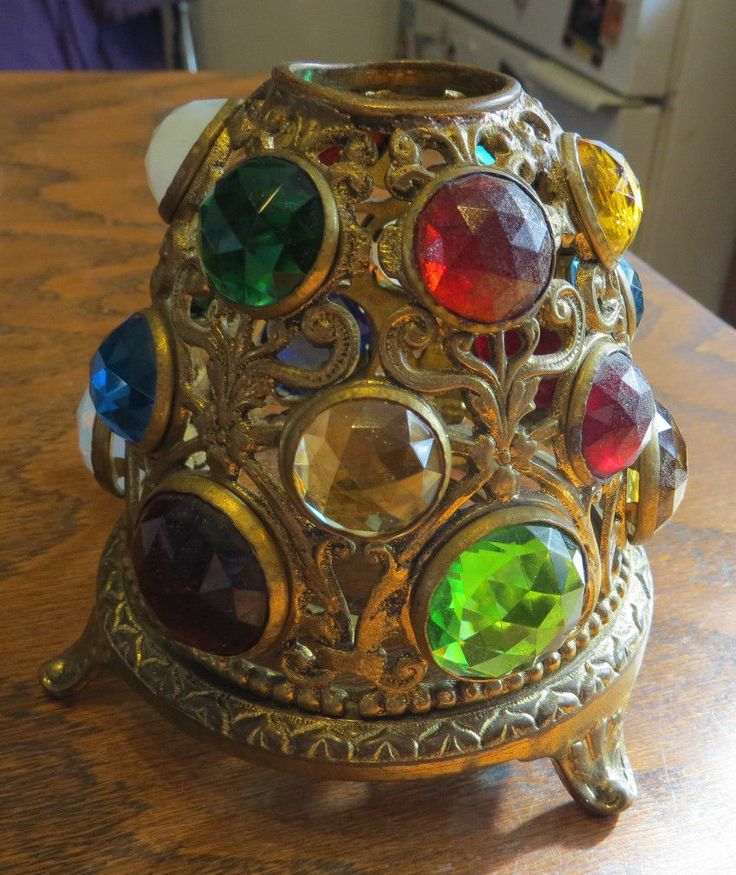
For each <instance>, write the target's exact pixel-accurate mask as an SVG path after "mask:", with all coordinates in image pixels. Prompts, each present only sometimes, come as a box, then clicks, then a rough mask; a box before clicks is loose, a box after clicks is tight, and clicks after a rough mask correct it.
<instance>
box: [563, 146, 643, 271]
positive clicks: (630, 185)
mask: <svg viewBox="0 0 736 875" xmlns="http://www.w3.org/2000/svg"><path fill="white" fill-rule="evenodd" d="M576 142H577V155H578V161H579V162H580V169H581V171H582V175H583V181H584V183H585V189H586V191H587V194H588V197H589V198H590V205H591V206H592V210H593V213H594V217H590V216H588V212H589V211H588V209H586V208H585V207H584V206H583V205H581V204H578V207H581V206H583V208H582V209H581V210H580V212H581V213H582V216H583V221H586V220H588V221H592V220H594V222H595V223H596V224H597V225H598V228H595V227H592V228H589V229H587V230H589V231H590V233H589V236H590V238H591V243H592V244H593V248H594V249H596V250H599V249H601V246H600V245H597V240H596V238H597V236H598V233H600V234H602V236H603V238H604V239H603V241H602V243H603V245H604V248H605V249H606V250H607V251H606V252H600V251H599V252H598V253H597V254H598V256H599V257H600V258H601V260H602V261H603V262H604V263H606V264H607V265H608V266H609V267H610V266H612V265H611V262H612V261H614V262H615V261H616V260H617V259H618V258H619V257H620V256H621V255H623V253H624V252H625V251H626V250H627V249H628V248H629V246H630V245H631V243H632V241H633V239H634V237H635V236H636V232H637V229H638V228H639V222H641V216H642V210H643V205H642V196H641V189H640V188H639V182H638V180H637V178H636V176H635V175H634V171H633V170H632V169H631V167H630V166H629V163H628V161H627V160H626V159H625V158H624V157H623V155H620V154H619V153H618V152H616V151H615V150H614V149H611V148H610V146H606V145H605V143H599V142H598V141H597V140H584V139H582V138H578V139H577V141H576Z"/></svg>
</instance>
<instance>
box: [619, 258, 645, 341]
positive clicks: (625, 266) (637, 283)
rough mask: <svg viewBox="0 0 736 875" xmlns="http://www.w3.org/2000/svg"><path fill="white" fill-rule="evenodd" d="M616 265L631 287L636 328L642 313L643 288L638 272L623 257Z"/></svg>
mask: <svg viewBox="0 0 736 875" xmlns="http://www.w3.org/2000/svg"><path fill="white" fill-rule="evenodd" d="M618 266H619V268H620V269H621V272H622V273H623V275H624V277H626V282H627V283H628V284H629V288H630V289H631V297H632V298H633V300H634V309H635V310H636V327H637V328H638V327H639V323H640V322H641V317H642V316H643V315H644V289H643V288H642V285H641V280H640V279H639V274H638V273H637V272H636V271H635V270H634V268H633V267H632V266H631V265H630V264H629V262H628V261H627V260H626V259H625V258H622V259H621V260H620V261H619V263H618Z"/></svg>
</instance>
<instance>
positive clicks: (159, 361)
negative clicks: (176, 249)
mask: <svg viewBox="0 0 736 875" xmlns="http://www.w3.org/2000/svg"><path fill="white" fill-rule="evenodd" d="M141 315H142V316H145V318H146V321H147V322H148V326H149V328H150V329H151V337H152V339H153V348H154V352H155V356H156V398H155V399H154V404H153V409H152V411H151V419H150V421H149V423H148V425H147V427H146V431H145V433H144V435H143V437H142V438H141V440H140V442H139V444H138V447H139V449H140V450H141V452H143V453H146V452H151V451H153V450H156V449H157V448H158V446H159V444H160V443H161V442H162V441H163V439H164V437H165V436H166V433H167V430H168V429H169V427H170V425H171V427H172V428H174V427H175V426H176V424H177V423H178V424H179V425H181V422H182V417H181V414H179V413H178V412H176V413H175V412H173V406H174V403H173V402H174V391H175V388H176V385H175V382H176V366H175V362H174V349H173V344H172V342H171V337H170V334H169V329H168V326H167V323H166V321H165V320H164V319H163V318H162V317H161V314H160V313H158V312H156V310H155V309H153V308H152V307H149V308H148V309H147V310H142V311H141Z"/></svg>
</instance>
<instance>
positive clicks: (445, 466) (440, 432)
mask: <svg viewBox="0 0 736 875" xmlns="http://www.w3.org/2000/svg"><path fill="white" fill-rule="evenodd" d="M354 401H382V402H386V403H390V404H395V405H396V406H397V407H400V408H403V409H405V410H409V411H411V412H412V413H414V414H415V415H416V416H418V417H419V418H420V419H422V420H423V421H424V422H425V424H426V425H428V426H429V428H430V429H431V431H432V433H433V434H434V436H435V439H436V441H437V446H438V449H439V451H440V454H441V458H442V476H441V481H440V483H439V485H438V487H437V492H436V494H435V496H434V499H433V500H432V502H431V503H430V504H429V505H428V506H427V507H426V509H425V510H424V511H423V512H422V513H421V514H419V515H417V516H416V517H415V518H414V519H412V520H410V521H407V522H406V524H405V525H397V526H396V527H395V528H393V529H389V530H385V531H383V530H382V531H379V532H376V533H375V534H368V533H367V532H366V531H363V530H361V531H353V530H351V529H347V528H344V527H343V526H340V525H338V524H337V523H336V522H334V521H330V520H328V519H325V518H323V517H321V516H320V517H318V516H316V515H315V513H314V511H313V510H312V509H311V508H310V507H309V504H308V503H307V502H306V501H305V499H304V496H303V495H302V494H301V493H300V491H299V489H298V487H297V486H296V483H295V477H294V460H295V456H296V453H297V447H298V445H299V441H300V440H301V436H302V434H303V432H304V430H305V429H306V428H307V427H308V426H309V425H310V423H312V422H314V420H315V419H316V418H317V417H318V416H319V415H320V414H322V413H324V412H325V411H327V410H330V409H331V408H336V407H338V406H339V405H340V404H343V403H344V402H354ZM366 449H368V448H366ZM451 468H452V450H451V448H450V442H449V440H448V439H447V434H446V432H445V427H444V424H443V423H442V420H441V419H440V417H439V416H438V414H437V413H436V412H435V411H434V410H433V409H432V406H431V405H430V404H428V403H427V402H426V401H424V400H423V399H422V398H420V397H419V396H417V395H414V394H412V393H411V392H406V391H405V390H403V389H399V388H397V387H396V386H393V385H391V384H390V383H387V382H385V381H383V380H360V381H353V382H350V383H348V384H346V385H344V386H339V387H336V388H335V389H331V390H330V391H328V392H323V393H321V394H320V395H318V396H316V397H315V398H313V399H312V400H311V401H308V402H305V403H304V404H303V405H302V406H301V407H300V408H299V409H298V410H297V411H295V413H294V415H293V417H292V418H291V419H290V420H289V423H288V425H287V426H286V428H285V429H284V432H283V435H282V438H281V445H280V450H279V469H280V472H281V480H282V482H283V484H284V486H285V487H286V490H287V492H288V494H289V496H290V498H291V500H292V501H293V502H294V504H295V506H296V507H298V508H300V509H302V511H303V512H306V513H307V514H308V515H309V516H310V517H311V518H312V519H313V520H314V521H315V522H318V523H319V524H320V525H322V526H324V527H325V528H327V529H330V530H331V531H334V532H338V533H340V534H347V535H352V536H354V537H357V538H361V539H367V540H370V539H375V538H388V539H390V538H393V537H397V536H399V535H403V534H406V533H407V532H409V531H411V530H412V529H413V528H416V526H418V525H419V523H421V522H422V520H425V519H426V518H427V517H429V516H430V515H431V514H432V511H433V510H434V508H435V507H436V506H437V504H438V503H439V502H440V501H441V499H442V496H443V495H444V493H445V489H446V488H447V484H448V482H449V479H450V472H451Z"/></svg>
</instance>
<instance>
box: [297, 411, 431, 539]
mask: <svg viewBox="0 0 736 875" xmlns="http://www.w3.org/2000/svg"><path fill="white" fill-rule="evenodd" d="M445 463H446V460H445V457H444V452H443V448H442V445H441V442H440V439H439V437H438V435H437V433H436V432H435V431H434V429H433V427H432V426H431V425H430V424H429V422H427V421H426V420H425V419H424V418H423V417H422V416H420V415H419V414H418V413H416V412H415V411H414V410H411V409H409V408H408V407H405V406H404V405H403V404H399V403H397V402H394V401H390V400H384V399H382V398H355V399H351V400H346V401H341V402H338V403H336V404H334V405H332V406H331V407H328V408H327V409H326V410H323V411H322V412H321V413H318V414H317V415H316V416H315V417H314V419H312V421H311V422H309V423H308V424H307V425H306V427H305V428H304V429H303V431H302V432H301V435H300V437H299V441H298V444H297V447H296V452H295V455H294V460H293V471H292V475H293V481H294V486H295V488H296V492H297V494H298V495H299V497H300V498H301V499H302V501H303V502H304V504H305V505H306V507H307V509H308V510H309V511H310V512H311V514H312V515H313V516H314V517H315V518H316V519H317V520H319V521H320V522H322V523H326V524H327V525H328V526H332V527H334V528H337V529H341V530H344V531H347V532H350V533H352V534H355V535H359V536H361V537H372V536H375V535H386V534H391V533H395V532H398V531H401V530H403V529H405V528H407V527H408V526H410V525H411V524H412V523H414V522H415V521H416V520H417V519H418V518H419V517H420V516H422V514H424V513H425V512H426V511H427V510H428V509H429V508H430V507H431V506H432V505H433V504H434V502H435V501H436V499H437V497H438V495H439V492H440V490H441V489H442V488H443V485H444V480H445Z"/></svg>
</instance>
